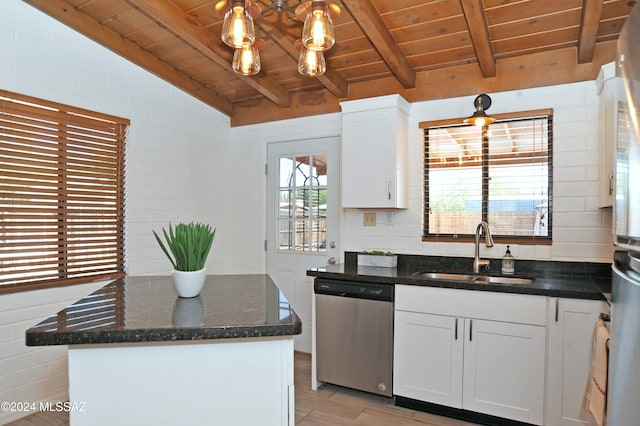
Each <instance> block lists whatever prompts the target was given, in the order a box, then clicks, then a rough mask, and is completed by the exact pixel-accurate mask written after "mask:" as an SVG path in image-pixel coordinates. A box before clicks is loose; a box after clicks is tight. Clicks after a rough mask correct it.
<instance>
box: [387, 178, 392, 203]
mask: <svg viewBox="0 0 640 426" xmlns="http://www.w3.org/2000/svg"><path fill="white" fill-rule="evenodd" d="M387 198H388V199H391V181H390V180H388V181H387Z"/></svg>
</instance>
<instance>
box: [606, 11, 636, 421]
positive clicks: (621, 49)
mask: <svg viewBox="0 0 640 426" xmlns="http://www.w3.org/2000/svg"><path fill="white" fill-rule="evenodd" d="M617 50H618V51H617V61H616V75H617V76H619V77H621V78H619V79H618V80H619V81H620V82H621V84H623V85H624V87H623V88H621V92H624V95H623V96H621V99H620V102H619V103H618V126H617V140H616V153H615V158H616V166H615V169H616V176H615V201H614V212H613V214H614V234H615V240H614V242H615V244H616V245H617V246H618V248H619V250H618V251H616V253H615V255H614V262H613V266H612V268H613V275H612V277H613V288H612V317H611V341H610V352H609V381H608V382H609V385H608V397H607V424H608V425H609V426H636V425H640V4H636V5H635V6H633V8H632V9H631V13H630V15H629V18H628V19H627V22H626V23H625V25H624V27H623V30H622V32H621V34H620V38H619V39H618V46H617Z"/></svg>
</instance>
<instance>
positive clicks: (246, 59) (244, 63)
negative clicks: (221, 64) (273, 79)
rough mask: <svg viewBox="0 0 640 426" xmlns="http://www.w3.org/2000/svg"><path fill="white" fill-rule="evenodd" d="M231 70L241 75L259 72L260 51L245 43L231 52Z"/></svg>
mask: <svg viewBox="0 0 640 426" xmlns="http://www.w3.org/2000/svg"><path fill="white" fill-rule="evenodd" d="M231 67H232V68H233V71H234V72H236V73H238V74H242V75H255V74H258V73H259V72H260V53H259V52H258V49H256V48H255V47H254V46H252V45H250V44H249V43H245V44H244V45H243V46H242V47H241V48H240V49H236V51H235V53H234V54H233V63H232V64H231Z"/></svg>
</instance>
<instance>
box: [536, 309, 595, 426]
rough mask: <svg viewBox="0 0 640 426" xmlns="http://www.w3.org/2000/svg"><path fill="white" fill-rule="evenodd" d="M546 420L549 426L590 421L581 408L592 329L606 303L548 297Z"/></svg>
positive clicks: (589, 360)
mask: <svg viewBox="0 0 640 426" xmlns="http://www.w3.org/2000/svg"><path fill="white" fill-rule="evenodd" d="M548 311H549V315H550V317H549V326H548V331H549V346H548V369H547V421H546V423H547V424H549V425H558V426H569V425H586V424H589V420H588V419H589V416H588V413H587V412H586V410H584V409H583V408H582V398H583V395H584V391H585V388H586V386H587V381H588V380H589V371H590V369H591V349H592V339H593V330H594V327H595V323H596V321H597V320H598V316H599V314H600V312H606V311H607V304H606V303H605V302H602V301H599V300H576V299H558V298H549V309H548Z"/></svg>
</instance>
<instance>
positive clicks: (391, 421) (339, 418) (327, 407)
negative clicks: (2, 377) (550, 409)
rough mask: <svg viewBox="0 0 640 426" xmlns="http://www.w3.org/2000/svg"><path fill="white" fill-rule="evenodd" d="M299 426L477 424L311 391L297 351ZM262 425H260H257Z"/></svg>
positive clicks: (46, 420) (54, 417) (346, 393)
mask: <svg viewBox="0 0 640 426" xmlns="http://www.w3.org/2000/svg"><path fill="white" fill-rule="evenodd" d="M294 377H295V386H296V425H300V426H352V425H353V426H474V425H475V423H469V422H464V421H460V420H455V419H449V418H446V417H441V416H436V415H433V414H428V413H423V412H420V411H414V410H410V409H408V408H402V407H396V406H395V405H394V404H393V400H392V399H391V398H385V397H382V396H378V395H372V394H369V393H366V392H359V391H355V390H351V389H346V388H342V387H340V386H333V385H324V386H322V387H321V388H320V389H318V390H317V391H313V390H311V355H309V354H305V353H301V352H296V353H295V376H294ZM68 425H69V415H68V414H67V413H56V412H40V413H35V414H32V415H30V416H28V417H25V418H22V419H20V420H16V421H14V422H11V423H9V424H7V425H6V426H68ZM256 426H259V425H256Z"/></svg>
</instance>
